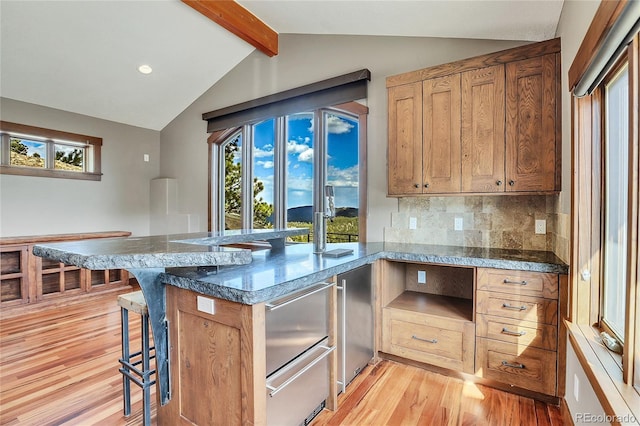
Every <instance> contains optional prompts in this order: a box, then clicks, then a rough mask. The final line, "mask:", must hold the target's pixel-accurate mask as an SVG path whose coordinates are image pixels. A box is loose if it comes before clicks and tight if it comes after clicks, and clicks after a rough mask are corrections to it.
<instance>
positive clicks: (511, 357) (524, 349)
mask: <svg viewBox="0 0 640 426" xmlns="http://www.w3.org/2000/svg"><path fill="white" fill-rule="evenodd" d="M476 344H477V359H476V371H477V374H478V375H480V376H481V377H483V378H485V379H493V380H498V381H500V382H503V383H508V384H511V385H514V386H518V387H520V388H524V389H530V390H532V391H535V392H541V393H544V394H547V395H555V393H556V377H557V375H556V361H557V359H556V358H557V357H556V353H555V352H553V351H546V350H542V349H538V348H534V347H532V346H521V345H517V344H513V343H506V342H501V341H498V340H491V339H484V338H478V339H477V342H476Z"/></svg>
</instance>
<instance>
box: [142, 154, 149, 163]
mask: <svg viewBox="0 0 640 426" xmlns="http://www.w3.org/2000/svg"><path fill="white" fill-rule="evenodd" d="M142 159H143V160H144V162H145V163H148V162H149V154H144V155H143V156H142Z"/></svg>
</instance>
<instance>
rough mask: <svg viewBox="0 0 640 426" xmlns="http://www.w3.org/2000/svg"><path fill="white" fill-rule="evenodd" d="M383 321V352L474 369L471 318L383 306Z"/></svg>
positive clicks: (435, 363) (468, 371) (465, 370)
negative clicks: (460, 318) (464, 319)
mask: <svg viewBox="0 0 640 426" xmlns="http://www.w3.org/2000/svg"><path fill="white" fill-rule="evenodd" d="M382 323H383V324H382V327H383V332H382V336H383V337H382V350H383V351H384V352H387V353H390V354H393V355H397V356H401V357H403V358H407V359H412V360H415V361H420V362H425V363H428V364H431V365H436V366H438V367H444V368H449V369H452V370H457V371H463V372H465V373H473V363H474V355H473V354H474V336H475V332H474V330H475V326H474V324H473V322H471V321H458V320H452V319H451V318H447V317H441V316H438V315H429V314H423V313H416V312H410V311H405V310H402V309H394V308H384V309H383V312H382Z"/></svg>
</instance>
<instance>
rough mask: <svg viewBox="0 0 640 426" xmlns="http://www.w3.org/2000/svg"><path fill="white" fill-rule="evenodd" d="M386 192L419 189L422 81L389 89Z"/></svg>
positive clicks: (420, 188) (420, 191)
mask: <svg viewBox="0 0 640 426" xmlns="http://www.w3.org/2000/svg"><path fill="white" fill-rule="evenodd" d="M388 104H389V110H388V111H389V121H388V124H389V141H390V143H389V144H388V152H387V154H388V170H389V174H388V179H389V181H388V186H389V187H388V191H389V195H402V194H421V193H422V83H414V84H408V85H405V86H397V87H392V88H390V89H389V94H388Z"/></svg>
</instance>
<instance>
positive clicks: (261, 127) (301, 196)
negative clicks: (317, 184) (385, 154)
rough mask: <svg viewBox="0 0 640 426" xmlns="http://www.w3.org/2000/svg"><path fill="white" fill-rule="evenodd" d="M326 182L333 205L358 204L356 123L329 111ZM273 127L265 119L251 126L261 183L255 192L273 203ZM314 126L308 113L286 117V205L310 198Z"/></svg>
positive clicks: (256, 171)
mask: <svg viewBox="0 0 640 426" xmlns="http://www.w3.org/2000/svg"><path fill="white" fill-rule="evenodd" d="M325 123H326V126H327V130H328V131H327V134H328V152H327V154H328V163H327V166H328V183H329V184H332V185H334V189H335V195H336V207H358V123H357V121H355V120H350V119H347V118H345V117H338V116H336V115H332V114H329V115H327V116H326V119H325ZM273 127H274V120H268V121H265V122H262V123H260V124H257V125H256V126H255V127H254V137H255V146H254V157H255V165H254V170H253V173H254V176H255V177H257V178H258V179H260V180H261V181H262V182H263V183H264V186H265V189H264V191H262V193H260V194H259V195H258V196H259V197H262V198H263V199H264V200H265V201H266V202H268V203H273V144H274V140H273V134H274V131H273ZM314 144H315V140H314V129H313V116H312V114H311V113H308V114H305V113H302V114H295V115H292V116H289V117H288V121H287V163H288V167H287V181H288V191H287V204H288V206H287V207H289V208H290V207H297V206H306V205H311V204H312V202H313V193H312V186H313V185H312V182H313V155H314V149H313V148H314Z"/></svg>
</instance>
